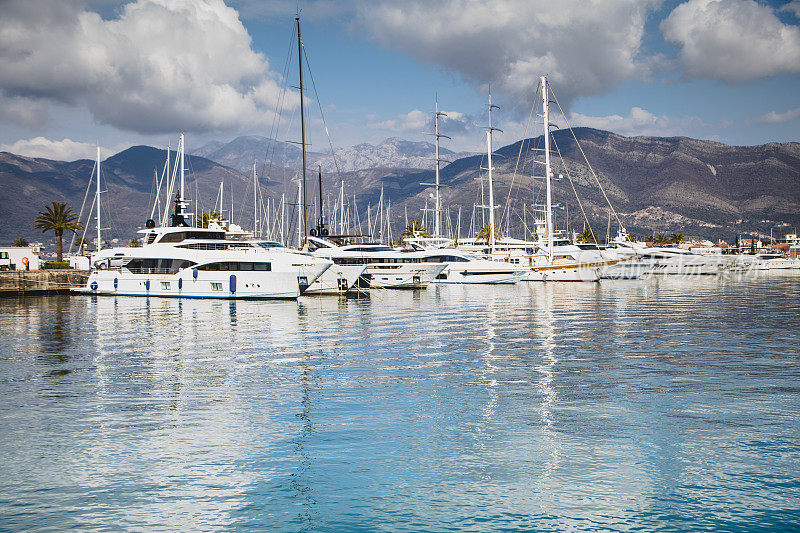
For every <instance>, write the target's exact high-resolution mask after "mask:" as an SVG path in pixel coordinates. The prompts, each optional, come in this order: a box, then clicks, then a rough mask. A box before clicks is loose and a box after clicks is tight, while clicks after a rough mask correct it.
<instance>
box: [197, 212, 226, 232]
mask: <svg viewBox="0 0 800 533" xmlns="http://www.w3.org/2000/svg"><path fill="white" fill-rule="evenodd" d="M212 220H214V221H216V222H217V223H218V224H219V225H220V226H222V227H223V228H227V222H226V221H225V219H224V218H222V213H216V212H214V211H210V212H209V211H203V212H202V213H200V216H199V217H197V227H198V228H207V227H208V225H209V224H210V222H211V221H212Z"/></svg>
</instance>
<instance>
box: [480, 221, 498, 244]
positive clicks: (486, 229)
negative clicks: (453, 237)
mask: <svg viewBox="0 0 800 533" xmlns="http://www.w3.org/2000/svg"><path fill="white" fill-rule="evenodd" d="M491 231H492V226H490V225H489V224H484V225H483V226H482V227H481V229H479V230H478V233H477V235H475V238H476V239H478V240H482V241H486V244H489V236H490V235H491ZM502 238H503V234H502V233H500V230H498V229H497V228H494V240H496V241H499V240H500V239H502Z"/></svg>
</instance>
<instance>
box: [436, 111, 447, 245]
mask: <svg viewBox="0 0 800 533" xmlns="http://www.w3.org/2000/svg"><path fill="white" fill-rule="evenodd" d="M440 115H441V116H447V115H445V114H444V113H442V112H440V111H439V97H438V96H437V97H436V114H435V117H436V118H435V120H434V121H433V122H434V125H435V130H434V131H435V133H434V135H435V136H436V197H435V199H434V200H435V202H436V203H435V205H434V206H433V217H434V219H433V228H434V229H433V232H434V237H439V236H441V234H442V213H441V202H440V201H439V166H440V163H441V161H442V160H441V159H440V158H439V137H441V135H440V134H439V116H440Z"/></svg>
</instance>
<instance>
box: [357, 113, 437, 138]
mask: <svg viewBox="0 0 800 533" xmlns="http://www.w3.org/2000/svg"><path fill="white" fill-rule="evenodd" d="M427 123H428V114H427V113H425V112H424V111H420V110H419V109H413V110H411V111H409V112H408V113H404V114H402V115H400V116H398V117H397V118H392V119H388V120H383V121H381V122H376V123H373V124H370V125H369V126H370V127H372V128H376V129H392V130H397V131H402V132H405V133H415V132H416V133H421V132H424V131H425V126H426V125H427Z"/></svg>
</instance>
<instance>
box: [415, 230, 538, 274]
mask: <svg viewBox="0 0 800 533" xmlns="http://www.w3.org/2000/svg"><path fill="white" fill-rule="evenodd" d="M426 240H427V239H425V238H410V239H406V242H408V244H410V245H411V246H412V247H413V248H414V250H416V251H417V252H418V253H419V254H420V256H421V257H422V258H423V261H425V262H430V263H445V264H446V265H447V266H446V267H445V269H444V270H442V272H441V273H440V274H439V275H438V276H436V279H434V280H433V282H434V283H468V284H513V283H517V282H518V281H519V280H521V279H522V278H523V277H524V276H525V275H526V274H527V273H528V269H527V268H523V267H519V266H516V267H515V266H513V265H511V264H510V263H505V262H500V261H489V260H487V259H481V258H480V257H476V256H474V255H470V254H468V253H466V252H462V251H460V250H457V249H455V248H449V247H448V248H438V247H425V241H426Z"/></svg>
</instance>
